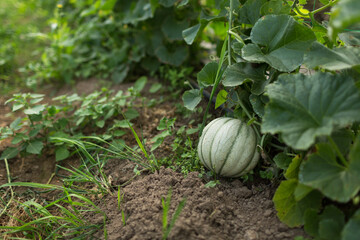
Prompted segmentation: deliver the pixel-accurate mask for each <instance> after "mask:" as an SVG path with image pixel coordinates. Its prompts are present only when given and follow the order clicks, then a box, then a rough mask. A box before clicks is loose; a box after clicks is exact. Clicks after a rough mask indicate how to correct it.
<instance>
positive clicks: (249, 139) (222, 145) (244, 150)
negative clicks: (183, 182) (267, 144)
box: [197, 117, 260, 177]
mask: <svg viewBox="0 0 360 240" xmlns="http://www.w3.org/2000/svg"><path fill="white" fill-rule="evenodd" d="M256 146H257V137H256V134H255V131H254V129H253V128H252V127H251V126H248V125H247V124H246V123H244V122H242V121H240V120H239V119H235V118H229V117H221V118H216V119H214V120H213V121H211V122H210V123H209V124H208V125H206V127H205V128H204V131H203V134H202V135H201V137H200V140H199V145H198V149H197V151H198V155H199V158H200V161H201V162H202V163H203V164H204V166H205V167H206V168H208V169H210V170H212V171H214V172H215V173H216V174H218V175H220V176H224V177H239V176H241V175H244V174H246V173H248V172H249V171H251V170H252V169H253V168H254V167H255V166H256V164H257V163H258V161H259V157H260V154H259V152H258V151H257V147H256Z"/></svg>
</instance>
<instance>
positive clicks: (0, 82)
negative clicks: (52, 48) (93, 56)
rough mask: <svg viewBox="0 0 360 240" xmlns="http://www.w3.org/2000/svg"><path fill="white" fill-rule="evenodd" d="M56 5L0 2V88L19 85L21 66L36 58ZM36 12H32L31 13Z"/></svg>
mask: <svg viewBox="0 0 360 240" xmlns="http://www.w3.org/2000/svg"><path fill="white" fill-rule="evenodd" d="M55 5H56V2H54V1H46V0H2V1H1V2H0V19H1V20H2V23H1V24H0V42H1V44H0V89H1V90H0V91H1V93H2V94H3V93H7V92H8V91H10V90H11V89H13V88H14V87H21V86H23V84H24V83H25V82H24V81H23V80H22V77H21V76H22V73H21V69H19V68H21V67H22V66H24V65H25V64H26V63H28V62H29V61H34V60H36V59H40V57H41V53H42V50H43V49H44V46H46V43H48V40H47V38H48V37H47V35H46V34H43V33H46V32H48V30H49V28H48V23H47V19H49V18H50V17H51V16H52V12H53V9H54V7H55ZM35 12H36V14H34V13H35Z"/></svg>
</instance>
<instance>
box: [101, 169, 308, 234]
mask: <svg viewBox="0 0 360 240" xmlns="http://www.w3.org/2000/svg"><path fill="white" fill-rule="evenodd" d="M170 188H171V189H172V197H171V210H170V212H169V219H170V218H171V216H172V214H173V213H174V211H175V209H176V207H177V205H178V204H179V202H180V201H181V200H182V199H183V198H186V204H185V207H184V209H183V211H182V212H181V214H180V216H179V218H178V219H177V221H176V223H175V226H174V228H173V229H172V231H171V233H170V236H169V239H214V240H215V239H216V240H218V239H244V240H255V239H264V240H266V239H269V240H270V239H271V240H273V239H282V240H286V239H293V238H294V237H296V236H304V232H303V230H302V229H299V228H295V229H289V228H288V227H287V226H285V225H284V224H282V223H281V222H280V221H279V220H278V219H277V216H276V211H275V210H274V207H273V203H272V201H271V197H272V195H273V189H269V188H268V187H266V186H262V185H259V186H257V187H255V186H252V189H249V188H248V187H246V186H244V185H243V184H242V183H241V182H240V181H239V180H233V181H232V182H230V181H225V180H224V181H222V183H221V185H217V186H216V187H214V188H206V187H205V185H204V182H203V181H202V180H201V179H200V178H199V177H198V173H196V172H192V173H190V174H189V175H188V176H187V177H184V176H183V175H182V174H179V173H176V172H174V171H172V170H171V169H165V168H161V169H160V171H158V172H156V173H154V174H148V175H144V176H141V177H138V178H137V179H136V180H134V181H133V182H131V183H130V184H129V185H127V186H125V187H124V188H122V189H121V192H122V193H123V194H124V198H123V200H122V202H121V208H120V209H118V198H117V194H115V193H114V194H113V195H108V196H106V197H105V198H104V199H102V200H101V201H100V202H99V207H100V208H101V209H102V210H103V211H104V212H105V214H106V215H107V223H106V229H107V232H108V237H109V239H161V238H162V214H163V209H162V204H161V198H163V197H166V196H167V193H168V191H169V189H170ZM121 211H124V213H125V216H126V224H125V225H124V224H123V222H122V215H121ZM101 221H103V220H102V218H99V222H96V223H101ZM97 237H98V238H99V239H100V238H103V235H102V233H98V235H97Z"/></svg>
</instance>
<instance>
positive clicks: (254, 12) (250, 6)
mask: <svg viewBox="0 0 360 240" xmlns="http://www.w3.org/2000/svg"><path fill="white" fill-rule="evenodd" d="M264 3H266V0H248V1H246V3H245V4H244V5H243V6H242V7H241V8H240V10H239V14H238V15H239V22H240V23H246V24H251V25H254V24H255V23H256V21H257V20H258V19H259V18H260V17H261V15H260V10H261V7H262V5H263V4H264Z"/></svg>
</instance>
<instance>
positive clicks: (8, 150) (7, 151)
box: [0, 147, 19, 160]
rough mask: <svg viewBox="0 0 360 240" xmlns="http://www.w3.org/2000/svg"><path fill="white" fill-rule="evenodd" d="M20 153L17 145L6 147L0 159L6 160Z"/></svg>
mask: <svg viewBox="0 0 360 240" xmlns="http://www.w3.org/2000/svg"><path fill="white" fill-rule="evenodd" d="M18 153H19V149H18V148H15V147H8V148H6V149H5V150H4V151H3V153H2V154H1V157H0V160H4V159H5V158H6V159H11V158H14V157H16V155H18Z"/></svg>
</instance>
